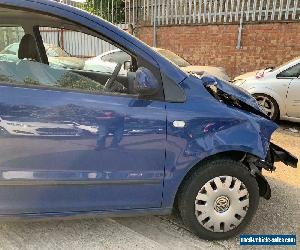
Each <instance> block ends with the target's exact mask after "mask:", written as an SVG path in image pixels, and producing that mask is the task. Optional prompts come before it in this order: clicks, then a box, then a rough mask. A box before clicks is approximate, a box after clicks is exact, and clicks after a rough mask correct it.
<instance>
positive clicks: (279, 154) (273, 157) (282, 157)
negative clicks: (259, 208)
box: [247, 142, 298, 200]
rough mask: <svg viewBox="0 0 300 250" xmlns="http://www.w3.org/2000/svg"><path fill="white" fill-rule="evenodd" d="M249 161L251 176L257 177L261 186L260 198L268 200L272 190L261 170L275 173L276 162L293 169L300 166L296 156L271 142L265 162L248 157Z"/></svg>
mask: <svg viewBox="0 0 300 250" xmlns="http://www.w3.org/2000/svg"><path fill="white" fill-rule="evenodd" d="M247 160H248V163H249V167H250V169H251V174H252V175H253V176H255V178H256V180H257V183H258V185H259V189H260V190H259V191H260V196H263V197H264V198H266V199H267V200H268V199H270V198H271V188H270V185H269V183H268V181H267V180H266V178H265V177H264V176H263V175H262V173H261V170H262V169H265V170H267V171H271V172H272V171H275V169H276V167H275V166H274V163H275V162H283V163H284V164H285V165H287V166H290V167H293V168H297V164H298V158H297V157H296V156H294V155H292V154H291V153H289V152H288V151H286V150H285V149H283V148H281V147H279V146H278V145H276V144H274V143H272V142H270V146H269V150H268V154H267V157H266V159H265V160H261V159H259V158H256V157H253V156H248V159H247Z"/></svg>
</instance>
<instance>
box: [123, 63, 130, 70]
mask: <svg viewBox="0 0 300 250" xmlns="http://www.w3.org/2000/svg"><path fill="white" fill-rule="evenodd" d="M123 67H124V70H126V71H129V70H130V69H131V61H125V62H124V65H123Z"/></svg>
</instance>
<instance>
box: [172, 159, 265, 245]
mask: <svg viewBox="0 0 300 250" xmlns="http://www.w3.org/2000/svg"><path fill="white" fill-rule="evenodd" d="M178 201H179V203H178V208H179V211H180V215H181V217H182V220H183V222H184V223H185V225H186V226H188V227H189V228H190V229H191V230H192V231H193V232H194V233H195V234H197V235H198V236H199V237H200V238H203V239H206V240H221V239H227V238H230V237H233V236H235V235H236V234H238V233H239V232H241V231H242V230H243V229H244V228H245V227H246V226H247V225H248V224H249V223H250V221H251V219H252V217H253V215H254V214H255V212H256V210H257V207H258V203H259V187H258V184H257V181H256V179H255V178H254V177H253V176H252V175H251V174H250V172H249V171H248V169H247V168H246V167H245V166H244V165H243V164H242V163H240V162H236V161H233V160H227V159H219V160H218V159H217V160H214V161H207V162H205V163H203V164H201V166H199V168H198V169H197V170H196V171H195V172H194V173H193V174H192V175H191V176H190V177H189V178H188V179H187V180H186V182H185V184H184V185H183V188H182V189H181V192H180V193H179V200H178Z"/></svg>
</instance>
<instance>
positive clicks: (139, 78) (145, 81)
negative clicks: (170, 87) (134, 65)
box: [133, 67, 160, 96]
mask: <svg viewBox="0 0 300 250" xmlns="http://www.w3.org/2000/svg"><path fill="white" fill-rule="evenodd" d="M159 90H160V84H159V83H158V81H157V79H156V77H155V76H154V75H153V73H152V72H151V71H150V70H149V69H147V68H144V67H140V68H138V70H137V71H136V74H135V79H134V82H133V92H134V93H138V94H139V95H141V96H152V95H154V94H156V93H157V92H158V91H159Z"/></svg>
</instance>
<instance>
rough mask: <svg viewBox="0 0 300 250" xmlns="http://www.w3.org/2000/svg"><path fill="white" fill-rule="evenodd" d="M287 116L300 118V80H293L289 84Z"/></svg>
mask: <svg viewBox="0 0 300 250" xmlns="http://www.w3.org/2000/svg"><path fill="white" fill-rule="evenodd" d="M286 107H287V112H286V113H287V116H289V117H298V118H300V79H299V78H295V79H292V80H291V81H290V83H289V87H288V91H287V98H286Z"/></svg>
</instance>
